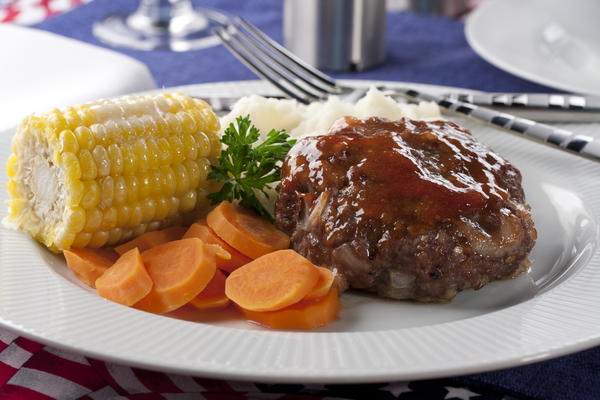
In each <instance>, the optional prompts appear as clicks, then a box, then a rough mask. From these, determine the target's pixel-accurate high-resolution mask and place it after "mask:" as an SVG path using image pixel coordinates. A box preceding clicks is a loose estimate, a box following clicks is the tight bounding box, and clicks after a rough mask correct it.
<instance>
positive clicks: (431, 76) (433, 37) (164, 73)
mask: <svg viewBox="0 0 600 400" xmlns="http://www.w3.org/2000/svg"><path fill="white" fill-rule="evenodd" d="M298 1H300V0H298ZM136 4H137V2H136V1H132V0H119V1H109V0H95V1H93V2H91V3H89V4H87V5H84V6H81V7H78V8H76V9H75V10H73V11H70V12H68V13H66V14H63V15H60V16H57V17H54V18H51V19H49V20H46V21H44V22H42V23H40V24H38V25H36V27H37V28H39V29H43V30H47V31H51V32H55V33H58V34H61V35H64V36H68V37H72V38H75V39H79V40H82V41H85V42H88V43H92V44H95V45H99V46H104V45H103V44H102V43H99V42H98V40H96V39H95V38H94V37H93V35H92V31H91V24H92V21H96V20H99V19H101V18H102V17H104V16H107V15H109V14H111V13H113V12H116V11H119V12H130V11H133V10H134V8H135V6H136ZM199 5H201V6H203V7H214V8H218V9H220V10H223V11H226V12H229V13H231V14H235V15H241V16H243V17H245V18H247V19H248V20H249V21H251V22H252V23H254V24H255V25H257V26H258V27H259V28H260V29H262V30H263V31H265V32H266V33H267V34H269V35H270V36H271V37H273V38H275V39H277V40H279V41H281V31H282V30H281V27H282V1H280V0H252V1H242V0H205V1H202V2H200V3H199ZM104 47H106V46H104ZM117 50H119V51H121V52H123V53H125V54H127V55H130V56H132V57H134V58H137V59H139V60H140V61H142V62H144V63H145V64H146V65H147V66H148V67H149V68H150V70H151V72H152V74H153V75H154V78H155V81H156V83H157V84H158V85H159V86H164V87H168V86H176V85H185V84H194V83H204V82H218V81H231V80H246V79H255V78H256V77H255V76H254V74H253V73H252V72H250V71H248V70H247V69H246V68H245V67H244V66H243V65H241V64H240V63H239V62H238V61H237V60H236V59H235V58H233V56H231V55H230V54H229V53H228V52H227V51H226V50H225V49H224V48H223V47H221V46H218V47H213V48H209V49H204V50H200V51H191V52H187V53H172V52H166V51H153V52H142V51H133V50H124V49H117ZM73 62H75V63H76V62H77V58H76V55H74V57H73ZM335 76H336V77H339V78H353V79H377V80H392V81H407V82H418V83H429V84H437V85H449V86H458V87H465V88H471V89H479V90H485V91H515V92H527V91H530V92H556V90H554V89H550V88H547V87H544V86H541V85H538V84H535V83H532V82H529V81H526V80H523V79H521V78H518V77H515V76H513V75H511V74H509V73H507V72H504V71H502V70H500V69H498V68H496V67H494V66H492V65H490V64H489V63H487V62H486V61H484V60H483V59H482V58H481V57H479V56H478V55H477V54H476V53H475V52H474V51H473V50H471V48H470V47H469V45H468V44H467V42H466V40H465V37H464V33H463V24H462V23H461V22H460V21H455V20H450V19H445V18H440V17H433V16H423V15H415V14H411V13H393V14H390V15H389V16H388V34H387V59H386V62H385V63H384V64H383V65H381V66H379V67H377V68H374V69H371V70H368V71H365V72H360V73H345V74H335ZM93 78H94V77H90V79H93ZM436 382H437V383H442V384H449V385H464V384H466V385H469V386H470V387H472V388H482V389H483V390H484V391H485V392H486V393H489V395H486V396H487V397H485V398H486V399H488V398H498V399H500V398H502V397H503V394H505V395H509V396H513V397H516V398H523V399H578V400H581V399H599V398H600V347H597V348H593V349H590V350H587V351H582V352H579V353H576V354H572V355H567V356H563V357H560V358H557V359H554V360H550V361H544V362H539V363H535V364H531V365H527V366H523V367H518V368H511V369H506V370H501V371H493V372H488V373H482V374H475V375H469V376H461V377H453V378H448V379H442V380H437V381H436ZM428 384H433V382H432V381H418V382H412V383H411V384H410V385H411V386H415V387H416V386H421V387H423V385H428ZM276 386H278V390H279V389H280V387H279V386H280V385H276ZM377 386H378V385H361V386H360V387H356V386H353V387H347V389H346V390H352V392H353V393H354V395H353V396H352V397H355V396H356V393H357V390H358V393H364V398H374V397H376V396H377V394H376V393H377V392H376V387H377ZM434 386H435V385H432V387H434ZM359 388H360V389H359ZM370 388H371V389H373V390H375V391H374V392H370V391H369V389H370ZM289 390H290V391H291V392H293V391H294V386H293V385H290V387H289ZM336 394H337V395H338V396H341V395H343V394H344V389H343V388H340V389H339V390H337V391H336ZM445 396H446V394H444V393H435V392H431V394H430V396H429V395H428V398H432V399H433V398H436V399H437V398H444V397H445ZM399 398H403V399H410V398H416V397H411V393H403V394H400V395H399ZM446 398H449V399H450V398H451V397H446ZM471 398H472V399H476V398H478V397H477V396H473V397H471Z"/></svg>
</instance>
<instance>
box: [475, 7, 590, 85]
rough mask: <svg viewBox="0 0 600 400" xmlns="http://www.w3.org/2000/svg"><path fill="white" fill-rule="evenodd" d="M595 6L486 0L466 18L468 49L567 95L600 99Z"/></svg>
mask: <svg viewBox="0 0 600 400" xmlns="http://www.w3.org/2000/svg"><path fill="white" fill-rule="evenodd" d="M598 15H600V2H598V1H589V0H573V1H568V2H567V1H562V0H527V1H523V0H490V1H485V2H482V4H481V5H480V6H479V7H477V8H476V9H475V11H474V12H473V13H472V14H471V15H470V16H469V18H468V19H467V21H466V24H465V34H466V36H467V40H468V42H469V44H470V45H471V47H472V48H473V49H474V50H475V51H476V52H477V53H478V54H479V55H480V56H482V57H483V58H485V59H486V60H487V61H488V62H490V63H492V64H493V65H495V66H497V67H498V68H501V69H503V70H505V71H508V72H510V73H512V74H515V75H517V76H520V77H522V78H525V79H528V80H530V81H533V82H537V83H541V84H543V85H547V86H551V87H555V88H557V89H562V90H565V91H569V92H576V93H588V94H595V95H600V76H599V75H598V70H599V69H600V30H599V29H598V21H597V19H598Z"/></svg>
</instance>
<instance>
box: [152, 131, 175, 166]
mask: <svg viewBox="0 0 600 400" xmlns="http://www.w3.org/2000/svg"><path fill="white" fill-rule="evenodd" d="M156 145H157V146H158V149H159V154H160V164H161V165H169V164H171V163H172V162H173V155H172V152H171V144H170V143H169V141H168V140H167V138H164V137H163V138H160V139H158V140H157V141H156Z"/></svg>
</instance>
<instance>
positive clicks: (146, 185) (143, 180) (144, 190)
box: [138, 173, 152, 200]
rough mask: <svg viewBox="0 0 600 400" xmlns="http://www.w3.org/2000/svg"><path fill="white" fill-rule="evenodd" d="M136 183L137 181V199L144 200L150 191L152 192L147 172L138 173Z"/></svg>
mask: <svg viewBox="0 0 600 400" xmlns="http://www.w3.org/2000/svg"><path fill="white" fill-rule="evenodd" d="M138 183H139V192H138V195H139V199H140V200H144V199H146V198H148V197H149V196H150V193H152V187H151V184H152V182H151V181H150V176H149V174H147V173H146V174H143V175H140V177H139V180H138Z"/></svg>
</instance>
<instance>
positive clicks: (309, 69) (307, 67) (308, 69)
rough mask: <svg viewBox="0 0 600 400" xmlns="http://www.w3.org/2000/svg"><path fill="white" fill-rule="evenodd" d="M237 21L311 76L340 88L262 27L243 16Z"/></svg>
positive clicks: (236, 19) (331, 79) (333, 87)
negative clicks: (271, 36)
mask: <svg viewBox="0 0 600 400" xmlns="http://www.w3.org/2000/svg"><path fill="white" fill-rule="evenodd" d="M235 21H236V22H238V23H239V24H241V25H242V26H243V27H244V28H246V29H247V30H248V31H250V32H252V33H253V34H254V35H255V36H257V37H259V38H260V39H261V40H262V42H263V43H266V44H267V45H268V46H269V47H270V48H272V49H273V50H274V51H275V52H277V53H278V54H280V55H281V56H283V57H284V58H286V59H287V60H289V61H291V62H292V63H294V64H295V65H297V66H298V67H299V68H301V69H302V70H304V71H305V72H307V73H308V74H310V75H311V76H313V77H315V78H317V79H319V80H320V81H321V82H323V83H325V84H327V85H329V86H330V87H331V88H332V89H338V90H339V88H338V86H337V84H336V82H335V80H334V79H333V78H331V77H330V76H328V75H325V74H324V73H323V72H321V71H319V70H318V69H316V68H315V67H313V66H312V65H309V64H307V63H306V62H305V61H303V60H302V59H300V58H299V57H298V56H296V55H295V54H294V53H292V52H290V51H289V50H288V49H286V48H285V47H283V46H281V45H280V44H279V43H277V42H276V41H274V40H273V39H271V38H270V37H268V36H267V35H265V34H264V33H263V32H262V31H261V30H260V29H258V28H257V27H255V26H254V25H252V24H251V23H249V22H248V21H246V20H245V19H243V18H242V17H236V18H235Z"/></svg>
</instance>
